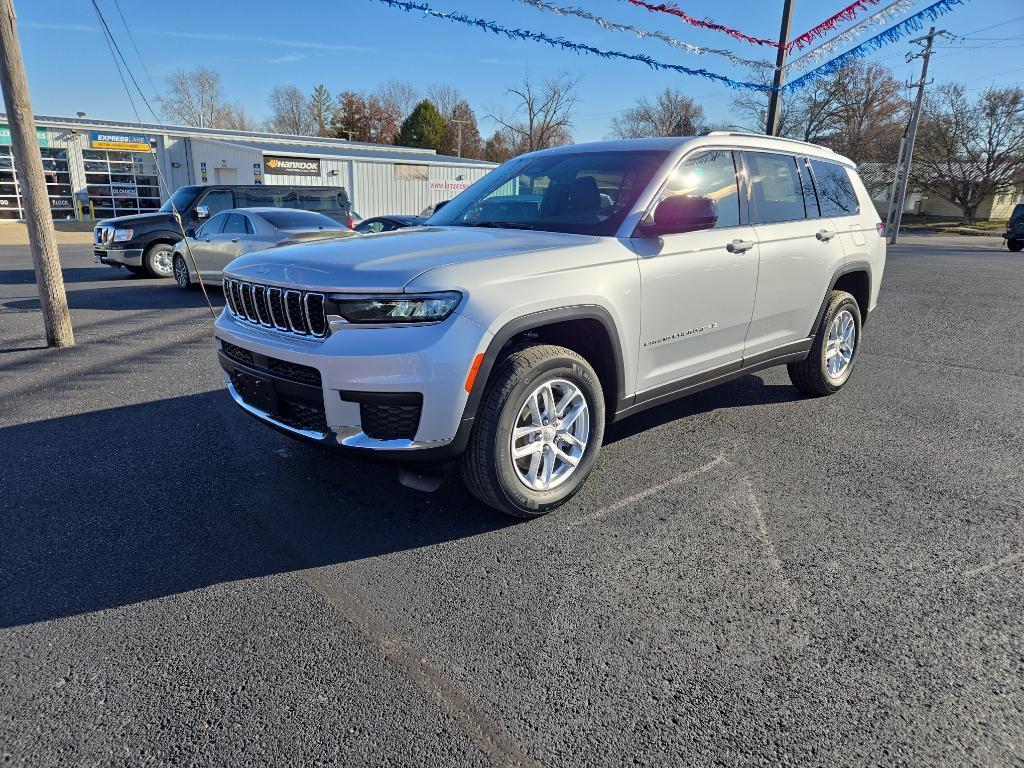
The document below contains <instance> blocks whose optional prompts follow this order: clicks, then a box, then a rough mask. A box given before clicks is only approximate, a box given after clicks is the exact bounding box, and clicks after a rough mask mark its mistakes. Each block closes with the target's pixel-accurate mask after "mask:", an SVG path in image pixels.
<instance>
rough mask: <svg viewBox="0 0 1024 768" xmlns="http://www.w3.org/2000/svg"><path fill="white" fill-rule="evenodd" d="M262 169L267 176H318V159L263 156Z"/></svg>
mask: <svg viewBox="0 0 1024 768" xmlns="http://www.w3.org/2000/svg"><path fill="white" fill-rule="evenodd" d="M263 167H264V168H265V169H266V174H267V175H268V176H272V175H273V176H319V175H320V158H317V157H285V156H284V155H264V157H263Z"/></svg>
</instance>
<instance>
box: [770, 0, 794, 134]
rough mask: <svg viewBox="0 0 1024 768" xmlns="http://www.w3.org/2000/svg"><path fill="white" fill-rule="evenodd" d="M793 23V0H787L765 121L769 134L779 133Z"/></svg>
mask: <svg viewBox="0 0 1024 768" xmlns="http://www.w3.org/2000/svg"><path fill="white" fill-rule="evenodd" d="M792 25H793V0H785V4H784V5H783V6H782V29H780V30H779V50H778V53H776V54H775V78H774V79H773V80H772V92H771V93H770V94H768V116H767V117H766V118H765V121H764V132H765V133H766V134H768V135H769V136H778V135H779V111H780V109H781V106H782V104H781V102H782V78H783V70H784V69H785V67H786V54H787V53H788V50H787V47H788V45H789V31H790V28H791V27H792Z"/></svg>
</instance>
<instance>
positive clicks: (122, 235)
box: [114, 229, 133, 243]
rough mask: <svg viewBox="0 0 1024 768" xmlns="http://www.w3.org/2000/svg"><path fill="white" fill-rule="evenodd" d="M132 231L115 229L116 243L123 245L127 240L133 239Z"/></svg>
mask: <svg viewBox="0 0 1024 768" xmlns="http://www.w3.org/2000/svg"><path fill="white" fill-rule="evenodd" d="M132 234H133V232H132V230H130V229H115V230H114V242H115V243H123V242H124V241H125V240H131V239H132Z"/></svg>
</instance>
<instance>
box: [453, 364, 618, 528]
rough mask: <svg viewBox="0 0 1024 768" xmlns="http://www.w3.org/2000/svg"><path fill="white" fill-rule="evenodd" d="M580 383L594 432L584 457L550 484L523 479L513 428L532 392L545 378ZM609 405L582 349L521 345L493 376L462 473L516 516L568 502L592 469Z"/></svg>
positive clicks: (489, 500) (483, 497) (490, 501)
mask: <svg viewBox="0 0 1024 768" xmlns="http://www.w3.org/2000/svg"><path fill="white" fill-rule="evenodd" d="M556 379H562V380H565V381H567V382H569V383H570V384H572V385H574V386H575V387H578V388H579V390H580V391H581V392H582V394H583V397H584V399H585V400H586V403H587V408H588V409H589V412H590V413H589V415H590V433H589V436H588V438H587V440H586V447H585V448H584V449H583V453H582V455H581V456H580V457H579V463H578V464H577V465H576V467H575V469H574V470H572V471H571V472H570V473H569V474H568V476H567V477H566V478H565V480H564V481H563V482H562V483H561V484H560V485H557V486H556V487H554V488H552V489H550V490H546V491H545V490H534V489H533V488H529V487H528V486H527V485H526V483H525V482H524V481H522V480H521V479H520V477H519V475H518V473H517V472H516V469H515V465H514V463H513V460H512V455H511V454H512V446H511V440H510V438H511V434H512V430H513V428H514V426H515V424H516V421H517V419H518V417H519V412H520V410H521V409H522V408H523V404H524V403H525V402H526V400H527V398H528V396H529V395H530V393H531V392H532V391H533V390H534V389H535V388H537V387H538V386H539V385H540V384H542V383H543V382H544V381H545V380H548V381H554V380H556ZM604 420H605V405H604V393H603V391H602V390H601V382H600V380H599V379H598V377H597V374H596V373H595V372H594V369H593V368H592V367H591V366H590V364H589V363H588V362H587V361H586V360H585V359H584V358H583V357H581V356H580V355H578V354H577V353H576V352H573V351H572V350H571V349H566V348H565V347H557V346H553V345H549V344H531V345H529V346H524V347H519V348H517V349H515V350H514V351H513V352H512V353H511V354H509V355H508V356H507V357H505V358H504V359H503V360H501V361H499V362H498V364H497V366H496V367H495V370H494V372H493V373H492V374H491V377H490V379H489V380H488V382H487V386H486V389H485V390H484V394H483V399H482V400H481V403H480V409H479V412H478V413H477V417H476V421H475V422H474V424H473V432H472V433H471V435H470V438H469V446H468V447H467V449H466V453H465V454H463V457H462V462H461V471H462V479H463V482H465V484H466V487H467V488H469V490H470V492H471V493H472V494H473V495H474V496H476V497H477V498H478V499H480V501H482V502H484V503H485V504H487V505H488V506H491V507H494V508H495V509H498V510H500V511H502V512H505V513H506V514H509V515H513V516H515V517H525V518H533V517H540V516H541V515H544V514H546V513H547V512H550V511H551V510H552V509H554V508H555V507H557V506H559V505H561V504H564V503H565V502H566V501H568V500H569V499H570V498H572V496H573V495H574V494H575V493H576V492H577V491H578V490H579V489H580V487H581V486H582V485H583V483H584V481H585V480H586V479H587V477H588V476H589V475H590V472H591V470H592V469H593V468H594V463H595V462H596V461H597V456H598V453H599V452H600V450H601V441H602V439H603V438H604Z"/></svg>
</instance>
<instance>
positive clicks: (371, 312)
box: [331, 291, 462, 325]
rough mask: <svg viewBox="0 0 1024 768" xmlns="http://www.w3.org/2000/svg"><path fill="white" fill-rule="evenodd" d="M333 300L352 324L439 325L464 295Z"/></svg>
mask: <svg viewBox="0 0 1024 768" xmlns="http://www.w3.org/2000/svg"><path fill="white" fill-rule="evenodd" d="M331 299H332V301H334V302H335V303H336V304H337V305H338V314H340V315H341V316H342V317H343V318H345V319H346V320H348V322H350V323H363V324H377V325H381V324H391V323H438V322H440V321H442V320H444V319H445V318H446V317H448V315H450V314H451V313H452V310H454V309H455V307H457V306H458V304H459V301H460V300H461V299H462V294H461V293H459V292H458V291H444V292H443V293H424V294H420V295H414V294H410V295H403V294H394V295H390V296H352V295H351V294H350V295H345V294H340V295H338V294H336V295H334V296H332V297H331Z"/></svg>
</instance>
